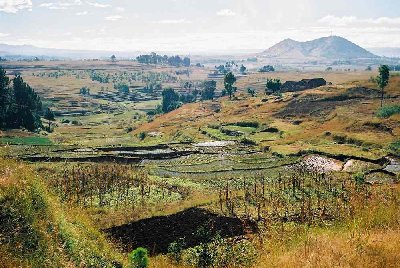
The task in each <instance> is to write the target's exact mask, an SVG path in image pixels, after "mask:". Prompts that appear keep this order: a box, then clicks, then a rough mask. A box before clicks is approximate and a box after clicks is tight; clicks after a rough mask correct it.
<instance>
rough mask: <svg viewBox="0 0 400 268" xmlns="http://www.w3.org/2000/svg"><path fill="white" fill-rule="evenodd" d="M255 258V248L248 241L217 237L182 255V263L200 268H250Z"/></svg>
mask: <svg viewBox="0 0 400 268" xmlns="http://www.w3.org/2000/svg"><path fill="white" fill-rule="evenodd" d="M256 258H257V253H256V248H255V247H254V245H253V244H252V243H251V242H249V241H248V240H230V239H223V238H221V236H219V235H216V236H215V237H213V238H211V240H210V241H209V242H207V243H201V244H200V245H198V246H196V247H194V248H189V249H187V250H185V251H184V253H183V254H182V259H183V262H184V263H186V264H188V265H190V266H195V267H200V268H203V267H251V266H252V265H253V264H254V262H255V260H256Z"/></svg>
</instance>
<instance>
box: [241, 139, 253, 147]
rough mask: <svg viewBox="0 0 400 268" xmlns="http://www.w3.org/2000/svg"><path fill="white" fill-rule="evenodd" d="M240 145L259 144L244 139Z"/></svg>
mask: <svg viewBox="0 0 400 268" xmlns="http://www.w3.org/2000/svg"><path fill="white" fill-rule="evenodd" d="M240 143H242V144H245V145H257V143H256V142H255V141H253V140H250V139H248V138H243V139H242V140H241V141H240Z"/></svg>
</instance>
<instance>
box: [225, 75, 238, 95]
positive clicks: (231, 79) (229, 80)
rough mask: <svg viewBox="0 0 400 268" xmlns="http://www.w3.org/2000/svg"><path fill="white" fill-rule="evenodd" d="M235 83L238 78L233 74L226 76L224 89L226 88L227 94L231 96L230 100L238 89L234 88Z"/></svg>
mask: <svg viewBox="0 0 400 268" xmlns="http://www.w3.org/2000/svg"><path fill="white" fill-rule="evenodd" d="M235 82H236V77H235V75H234V74H233V73H232V72H229V73H227V74H226V75H225V78H224V87H225V90H226V93H228V95H229V99H232V95H233V94H234V93H235V91H236V87H234V86H233V85H234V84H235Z"/></svg>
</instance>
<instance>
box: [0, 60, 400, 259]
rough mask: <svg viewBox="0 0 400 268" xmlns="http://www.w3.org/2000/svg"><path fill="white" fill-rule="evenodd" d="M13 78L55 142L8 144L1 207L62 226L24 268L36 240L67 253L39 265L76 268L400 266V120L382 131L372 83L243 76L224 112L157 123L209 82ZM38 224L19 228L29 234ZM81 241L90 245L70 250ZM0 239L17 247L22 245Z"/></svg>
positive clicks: (126, 74)
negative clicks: (134, 254) (137, 253)
mask: <svg viewBox="0 0 400 268" xmlns="http://www.w3.org/2000/svg"><path fill="white" fill-rule="evenodd" d="M2 66H3V67H4V68H5V70H6V71H7V73H8V74H9V75H13V74H21V76H22V77H23V78H24V80H25V81H26V82H27V83H28V84H29V85H30V86H31V87H32V88H34V89H35V91H36V92H37V93H38V94H39V95H40V97H41V99H42V102H43V104H44V106H45V107H49V108H51V109H52V111H54V114H55V121H54V122H52V123H51V125H52V127H53V128H52V129H51V131H44V130H40V131H37V132H35V133H34V132H27V131H24V130H5V131H2V132H1V137H0V145H1V150H0V153H1V157H3V158H4V160H1V161H2V162H0V163H1V166H0V167H1V169H0V174H1V177H0V178H1V179H0V184H1V187H2V188H1V190H2V194H4V196H7V197H8V199H0V200H1V202H4V203H2V205H3V204H4V206H5V207H6V206H9V207H12V206H13V205H15V204H16V203H17V200H15V199H13V196H12V195H11V194H10V193H9V192H8V191H7V189H8V188H7V187H14V188H15V189H14V188H13V189H14V191H15V193H16V196H24V194H25V193H24V190H23V189H22V188H21V186H20V184H23V183H26V185H29V187H28V188H29V189H31V188H32V189H33V190H29V191H30V192H29V191H28V190H27V191H28V192H27V193H26V194H28V196H30V195H33V197H34V198H39V197H40V198H42V199H43V200H45V201H43V204H47V205H43V206H42V207H40V209H41V210H42V212H43V211H44V212H43V213H44V215H45V216H46V217H45V218H40V215H36V214H34V215H33V214H32V217H31V218H30V219H29V220H32V222H33V225H35V224H37V222H45V223H46V224H48V225H49V226H50V225H51V226H53V225H54V226H60V224H61V223H60V222H58V219H60V218H62V219H64V220H63V222H62V224H61V225H62V226H63V228H61V229H60V230H58V229H57V228H56V229H54V232H53V231H52V232H50V234H49V235H48V237H45V235H43V237H42V236H41V235H42V234H43V233H46V231H45V230H42V229H41V232H42V233H41V235H37V241H38V242H37V246H32V248H33V249H32V251H33V253H32V254H33V255H32V256H31V257H30V258H31V259H30V261H29V260H28V261H27V262H28V263H27V265H28V266H29V265H32V264H33V265H34V261H35V260H36V259H35V255H34V254H39V253H37V252H36V251H35V250H37V251H39V250H43V249H41V248H40V247H41V246H40V245H41V244H40V243H42V242H40V241H41V240H40V239H43V241H51V242H48V243H50V244H51V243H54V244H51V246H53V247H57V246H58V244H57V243H58V242H57V239H56V238H55V237H61V240H62V246H61V248H60V249H59V250H60V251H61V252H62V254H61V256H62V257H60V258H57V256H54V255H53V254H52V253H51V252H47V251H46V250H44V251H43V252H44V253H43V254H45V256H48V258H49V259H50V260H52V261H54V262H53V263H59V264H60V265H65V263H69V264H71V265H75V266H90V265H87V262H88V261H93V263H94V264H93V266H104V267H106V266H110V267H112V266H113V267H119V266H118V265H127V257H126V256H127V253H129V252H131V251H132V250H134V249H135V248H137V247H145V248H147V250H148V253H149V255H150V256H151V258H150V267H174V266H177V267H191V266H197V267H204V266H212V265H214V266H215V267H262V266H263V265H265V263H268V262H270V263H271V265H270V266H271V267H279V266H284V267H292V266H294V265H295V263H296V259H298V258H299V257H300V259H301V265H302V266H307V265H310V266H312V267H319V266H331V265H338V266H355V267H377V266H378V267H379V266H391V265H395V264H396V263H397V261H398V260H399V259H400V255H399V252H398V250H396V249H395V248H394V247H395V246H394V245H396V244H398V243H400V234H399V229H398V224H399V223H400V219H399V215H400V213H399V207H400V206H399V201H400V188H399V186H398V181H399V171H400V169H399V165H400V164H399V161H400V160H399V146H398V143H399V137H400V117H399V116H400V115H399V114H398V113H396V112H390V113H389V114H388V115H386V113H385V114H384V115H383V116H378V113H377V112H378V110H379V109H380V106H379V105H380V99H379V96H380V95H379V94H380V92H379V91H378V89H377V86H376V83H375V82H374V81H373V79H371V77H376V76H377V72H376V71H365V70H364V69H363V70H350V71H348V70H346V71H345V70H332V71H321V70H320V71H314V70H313V71H308V70H305V71H303V70H290V71H284V70H282V71H277V72H272V73H260V72H257V68H254V69H250V70H249V72H248V73H247V74H246V75H243V76H238V80H237V83H236V86H237V88H238V90H237V92H236V94H235V97H234V98H229V97H228V96H221V92H222V89H223V87H224V85H223V78H222V79H216V82H217V83H216V84H217V90H216V98H214V99H213V100H199V99H197V100H196V101H194V102H191V103H185V104H183V105H182V106H181V107H179V108H177V109H175V110H173V111H171V112H169V113H163V114H162V113H154V112H153V111H154V110H156V109H157V106H159V105H160V104H161V102H162V88H167V87H171V88H173V89H174V90H175V91H177V92H180V93H181V94H187V93H190V92H191V91H193V90H194V89H197V88H201V84H202V82H204V81H205V80H210V78H208V74H209V73H211V72H212V71H213V70H214V68H213V67H212V66H206V67H196V66H189V67H172V66H167V65H152V64H141V63H138V62H136V61H117V62H112V61H43V62H23V61H18V62H5V63H4V64H2ZM391 74H392V75H391V77H390V83H389V85H388V87H387V88H386V92H385V94H386V95H385V100H384V102H385V105H387V106H393V107H396V105H398V104H399V103H400V91H399V88H400V76H399V75H398V73H395V72H392V73H391ZM319 77H321V78H324V79H325V80H326V81H327V82H328V84H327V85H325V86H322V87H318V88H314V89H307V90H302V91H297V92H285V93H282V94H280V95H278V94H266V93H265V83H266V80H267V78H279V79H281V80H282V81H292V80H293V81H299V80H301V79H306V78H319ZM186 82H190V84H191V85H192V87H190V88H188V87H187V86H185V84H186V85H187V83H186ZM122 84H123V85H126V86H127V87H128V89H129V90H128V91H127V92H126V91H125V92H124V91H121V90H120V87H119V85H122ZM82 88H85V90H86V89H89V91H90V93H89V94H88V93H87V92H86V91H85V92H82V90H81V89H82ZM248 88H253V89H254V90H255V94H254V96H252V95H250V94H249V93H248V91H247V89H248ZM391 109H392V110H395V109H394V108H391ZM43 122H44V125H46V123H47V121H46V120H43ZM26 170H29V172H28V171H26ZM27 173H32V174H35V175H34V176H33V177H34V179H32V178H28V177H29V175H28V174H27ZM15 174H16V175H15ZM19 177H23V178H25V177H26V178H25V179H24V180H23V181H19V180H18V179H17V178H19ZM10 185H12V186H10ZM13 185H14V186H13ZM43 189H45V190H43ZM33 197H32V198H33ZM29 198H30V197H29ZM3 200H5V201H3ZM13 202H15V203H13ZM39 203H40V202H39ZM40 204H41V203H40ZM49 204H50V205H49ZM19 205H21V204H19ZM22 206H23V205H21V207H22ZM23 208H24V209H25V207H23ZM26 209H27V208H26ZM21 210H22V208H21ZM52 210H54V211H52ZM31 212H32V211H30V210H29V213H31ZM32 213H33V212H32ZM53 213H56V214H57V215H56V216H54V215H53ZM60 215H61V216H62V217H61V216H60ZM55 218H56V219H57V220H55ZM29 220H27V221H26V222H25V221H21V222H19V221H18V220H16V224H20V225H21V226H22V227H21V228H28V227H26V226H25V225H29V224H28V223H29ZM27 222H28V223H27ZM10 224H11V223H10ZM10 226H11V225H10ZM35 226H36V225H35ZM87 226H89V227H87ZM32 228H33V227H32ZM85 228H88V230H89V231H88V232H84V229H85ZM19 235H20V236H21V237H22V238H20V237H19ZM79 236H81V237H83V239H84V241H83V242H82V243H83V244H74V243H75V242H74V241H75V240H74V239H78V238H77V237H79ZM389 237H390V238H391V241H390V242H388V243H387V244H382V243H381V242H379V241H383V240H386V239H388V238H389ZM0 239H2V238H1V237H0ZM5 239H8V240H7V241H9V243H14V244H10V245H17V244H18V243H20V240H18V239H22V240H23V234H21V233H18V231H16V234H15V236H10V237H6V238H5ZM96 239H97V240H98V241H101V243H99V244H96V242H95V241H94V240H96ZM377 241H378V242H377ZM0 242H2V240H0ZM68 243H70V244H68ZM85 243H88V244H90V250H91V251H92V255H91V254H90V253H88V252H86V251H85V250H83V248H84V247H85ZM323 244H326V245H328V246H327V247H324V245H323ZM8 250H9V249H8V248H6V247H3V246H0V252H3V251H4V252H9V251H8ZM35 252H36V253H35ZM80 252H81V255H82V256H91V257H92V259H85V257H78V256H79V254H80ZM101 252H105V253H104V254H102V253H101ZM210 252H212V254H211V253H210ZM200 253H202V254H200ZM203 253H204V254H203ZM46 254H47V255H46ZM93 254H97V255H93ZM207 254H208V255H207ZM21 256H24V252H20V251H18V250H16V251H14V252H12V251H11V253H10V254H9V255H4V257H3V256H2V258H4V261H7V263H10V265H9V266H10V267H12V266H13V264H15V263H18V260H19V258H21ZM67 256H72V257H67ZM100 256H101V257H100ZM318 256H321V257H318ZM1 260H2V259H0V261H1ZM266 260H268V262H267V261H266ZM204 262H205V263H206V264H207V265H205V264H204Z"/></svg>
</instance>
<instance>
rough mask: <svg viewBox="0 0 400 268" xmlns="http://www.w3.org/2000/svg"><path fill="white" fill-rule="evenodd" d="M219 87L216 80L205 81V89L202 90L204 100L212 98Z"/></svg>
mask: <svg viewBox="0 0 400 268" xmlns="http://www.w3.org/2000/svg"><path fill="white" fill-rule="evenodd" d="M216 89H217V82H216V81H214V80H211V81H204V83H203V90H202V91H201V99H202V100H212V99H213V98H214V95H215V90H216Z"/></svg>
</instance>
